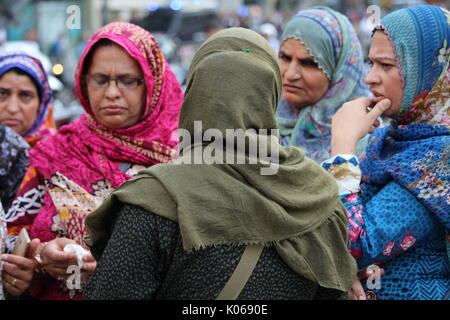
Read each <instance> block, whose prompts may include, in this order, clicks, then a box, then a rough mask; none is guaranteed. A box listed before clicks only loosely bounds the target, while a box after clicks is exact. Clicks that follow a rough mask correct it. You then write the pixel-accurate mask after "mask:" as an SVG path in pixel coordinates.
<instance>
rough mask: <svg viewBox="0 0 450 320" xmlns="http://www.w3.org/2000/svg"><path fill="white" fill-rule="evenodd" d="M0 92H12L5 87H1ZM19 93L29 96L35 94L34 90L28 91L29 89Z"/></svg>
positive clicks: (21, 90)
mask: <svg viewBox="0 0 450 320" xmlns="http://www.w3.org/2000/svg"><path fill="white" fill-rule="evenodd" d="M0 90H2V91H6V92H11V91H12V90H11V89H10V88H5V87H0ZM19 93H27V94H31V95H34V94H35V93H34V91H33V90H27V89H19Z"/></svg>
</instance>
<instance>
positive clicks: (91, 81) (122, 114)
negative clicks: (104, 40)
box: [86, 44, 146, 129]
mask: <svg viewBox="0 0 450 320" xmlns="http://www.w3.org/2000/svg"><path fill="white" fill-rule="evenodd" d="M111 78H112V79H118V80H117V81H109V82H108V79H111ZM144 83H145V82H144V77H143V72H142V70H141V68H140V66H139V64H138V63H137V62H136V61H135V60H134V59H133V58H132V57H131V56H130V55H129V54H128V53H127V52H126V51H125V50H124V49H123V48H122V47H120V46H118V45H115V44H114V45H111V46H102V47H98V48H97V49H96V50H95V52H94V54H93V56H92V63H91V66H90V67H89V70H88V73H87V78H86V85H87V93H88V99H89V103H90V106H91V108H92V112H93V113H94V116H95V118H96V119H97V121H98V122H99V123H101V124H102V125H104V126H106V127H108V128H111V129H120V128H129V127H131V126H133V125H135V124H137V123H138V121H139V119H140V118H141V116H142V114H143V113H144V110H145V102H146V99H145V98H146V87H145V84H144Z"/></svg>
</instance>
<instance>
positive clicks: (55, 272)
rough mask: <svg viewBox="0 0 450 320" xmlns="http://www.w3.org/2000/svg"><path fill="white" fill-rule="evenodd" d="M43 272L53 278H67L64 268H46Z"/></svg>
mask: <svg viewBox="0 0 450 320" xmlns="http://www.w3.org/2000/svg"><path fill="white" fill-rule="evenodd" d="M45 271H47V273H48V274H49V275H51V276H52V277H53V278H58V277H66V276H67V269H64V268H48V267H46V268H45Z"/></svg>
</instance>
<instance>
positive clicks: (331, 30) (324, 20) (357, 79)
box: [276, 7, 370, 162]
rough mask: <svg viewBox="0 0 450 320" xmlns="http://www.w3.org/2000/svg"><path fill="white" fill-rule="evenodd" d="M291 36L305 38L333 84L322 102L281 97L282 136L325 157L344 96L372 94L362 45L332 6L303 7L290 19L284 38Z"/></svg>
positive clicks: (317, 157) (359, 150) (347, 98)
mask: <svg viewBox="0 0 450 320" xmlns="http://www.w3.org/2000/svg"><path fill="white" fill-rule="evenodd" d="M287 39H297V40H298V41H300V42H301V43H302V44H303V46H304V47H305V48H306V49H307V50H308V52H309V54H310V55H311V56H312V57H313V58H314V61H315V62H316V63H317V64H318V66H319V68H320V69H321V70H322V71H323V73H324V74H325V75H326V76H327V78H328V80H329V81H330V87H329V89H328V91H327V92H326V93H325V95H324V96H323V97H322V98H321V99H320V100H319V101H318V102H317V103H315V104H314V105H311V106H307V107H304V108H301V109H299V108H297V107H295V106H292V105H290V104H288V103H287V102H286V101H285V100H284V99H282V100H281V102H280V104H279V106H278V110H277V116H276V119H277V122H278V126H279V128H280V133H281V137H282V140H281V142H282V145H290V146H297V147H301V148H304V149H305V152H306V154H307V155H308V156H309V157H311V158H313V159H315V160H316V161H319V162H320V161H323V160H325V159H328V158H329V157H330V153H331V146H330V143H331V118H332V117H333V115H334V114H335V113H336V111H337V110H338V109H339V108H340V107H341V106H342V105H343V104H344V103H345V102H347V101H350V100H353V99H354V98H356V97H360V96H363V97H367V96H369V93H370V91H369V87H368V86H367V85H365V84H364V78H365V76H366V67H365V66H364V59H363V54H362V50H361V45H360V43H359V40H358V38H357V35H356V32H355V30H354V29H353V26H352V25H351V23H350V21H349V20H348V19H347V18H346V17H345V16H344V15H342V14H340V13H339V12H336V11H334V10H331V9H329V8H327V7H314V8H312V9H307V10H303V11H300V12H299V13H298V14H297V15H296V16H295V17H293V18H292V19H291V20H290V21H289V22H288V23H287V25H286V28H285V29H284V32H283V34H282V36H281V43H282V44H283V43H284V42H285V41H286V40H287ZM365 146H366V139H364V140H362V141H361V142H360V143H359V144H358V146H357V153H358V155H360V154H361V153H362V152H363V151H364V148H365Z"/></svg>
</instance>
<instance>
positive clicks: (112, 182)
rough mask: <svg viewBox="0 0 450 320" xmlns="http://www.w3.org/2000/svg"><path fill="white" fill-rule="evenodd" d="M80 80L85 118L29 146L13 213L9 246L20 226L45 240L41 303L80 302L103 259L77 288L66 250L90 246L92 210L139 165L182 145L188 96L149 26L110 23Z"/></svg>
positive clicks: (165, 157) (39, 260) (92, 47)
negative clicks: (179, 131) (181, 123)
mask: <svg viewBox="0 0 450 320" xmlns="http://www.w3.org/2000/svg"><path fill="white" fill-rule="evenodd" d="M75 77H76V88H75V89H76V93H77V95H78V98H79V100H80V102H81V104H82V105H83V107H84V109H85V110H86V114H84V115H82V116H81V118H80V119H79V120H77V121H75V122H73V123H71V124H69V125H67V126H64V127H62V128H61V129H60V130H59V132H58V134H57V135H56V136H54V137H53V138H51V139H49V140H48V141H45V142H40V143H38V144H37V145H36V147H35V148H34V149H33V151H32V152H30V161H31V167H30V169H29V170H28V172H27V174H26V176H25V179H24V181H23V183H22V187H21V189H20V191H19V196H18V197H17V198H16V200H15V201H14V203H13V206H12V208H11V209H10V210H9V211H8V213H7V219H8V221H9V224H8V233H9V235H10V242H13V241H14V236H15V235H17V234H18V232H19V231H20V229H21V228H22V227H26V228H29V231H30V234H31V238H39V239H40V240H41V242H42V244H41V245H40V247H39V248H38V250H37V252H36V255H35V256H36V258H35V260H36V266H37V267H36V270H35V271H39V277H40V278H42V281H35V282H34V283H33V285H32V288H31V291H32V295H33V296H36V297H38V298H41V299H67V298H69V297H70V298H76V299H78V298H82V289H83V284H84V282H85V281H86V280H87V276H88V274H89V273H90V272H92V271H93V270H94V269H95V260H94V259H93V258H92V256H91V254H90V253H88V254H87V255H85V256H84V258H83V262H84V263H83V267H82V268H81V271H82V276H81V288H80V287H79V286H71V285H70V283H69V282H70V281H67V282H66V281H65V279H64V278H67V276H70V274H67V269H68V267H69V266H72V265H77V259H76V255H75V253H68V252H64V251H63V249H64V247H65V246H66V245H67V244H78V245H80V246H83V247H84V248H85V249H86V250H87V249H88V248H87V247H86V246H85V245H84V243H83V238H84V236H85V235H86V231H85V227H84V219H85V218H86V216H87V215H88V214H89V213H90V212H91V211H93V210H94V209H96V208H97V207H98V206H99V205H100V204H101V203H102V201H103V200H104V199H105V198H106V196H107V195H109V193H110V192H111V191H112V190H113V189H115V188H117V187H118V186H119V185H120V184H122V183H123V182H125V181H126V180H128V179H130V178H131V177H132V176H133V175H134V174H136V173H137V172H138V171H139V170H140V169H142V168H145V167H149V166H152V165H154V164H157V163H166V162H170V161H171V159H172V157H173V156H174V155H175V146H176V144H177V139H173V138H175V137H176V135H174V132H175V131H176V129H177V128H178V114H179V111H180V108H181V104H182V102H183V93H182V90H181V87H180V85H179V83H178V82H177V80H176V78H175V75H174V74H173V73H172V71H171V69H170V67H169V65H168V63H167V62H166V61H165V59H164V57H163V55H162V53H161V50H160V48H159V46H158V44H157V42H156V40H155V38H154V37H153V36H152V35H151V34H150V33H149V32H147V31H146V30H144V29H142V28H140V27H138V26H135V25H133V24H130V23H111V24H108V25H106V26H104V27H102V28H101V29H100V30H99V31H98V32H97V33H96V34H95V35H94V36H93V37H92V39H91V41H90V42H89V43H88V45H87V46H86V48H85V50H84V52H83V54H82V56H81V58H80V62H79V65H78V69H77V72H76V76H75ZM11 238H12V239H11ZM69 280H70V278H69ZM75 284H76V283H75Z"/></svg>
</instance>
